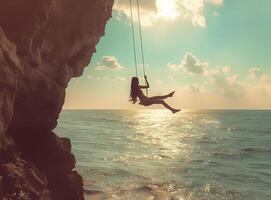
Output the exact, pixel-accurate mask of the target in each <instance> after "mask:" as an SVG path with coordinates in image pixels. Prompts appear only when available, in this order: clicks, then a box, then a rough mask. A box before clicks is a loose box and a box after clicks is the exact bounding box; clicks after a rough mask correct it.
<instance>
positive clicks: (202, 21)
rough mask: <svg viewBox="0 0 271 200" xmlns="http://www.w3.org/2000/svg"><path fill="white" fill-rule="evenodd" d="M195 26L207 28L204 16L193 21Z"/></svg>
mask: <svg viewBox="0 0 271 200" xmlns="http://www.w3.org/2000/svg"><path fill="white" fill-rule="evenodd" d="M192 22H193V25H195V26H197V25H198V26H201V27H205V26H206V19H205V17H204V16H202V15H195V16H194V17H193V19H192Z"/></svg>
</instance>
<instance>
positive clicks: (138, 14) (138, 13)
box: [136, 0, 149, 96]
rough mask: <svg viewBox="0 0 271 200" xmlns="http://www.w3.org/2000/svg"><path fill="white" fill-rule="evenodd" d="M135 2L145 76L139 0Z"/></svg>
mask: <svg viewBox="0 0 271 200" xmlns="http://www.w3.org/2000/svg"><path fill="white" fill-rule="evenodd" d="M136 3H137V17H138V27H139V35H140V47H141V58H142V67H143V73H144V76H146V70H145V59H144V50H143V39H142V30H141V20H140V10H139V7H140V6H139V1H138V0H136ZM145 83H146V84H147V81H146V80H145ZM146 94H147V96H149V94H148V89H146Z"/></svg>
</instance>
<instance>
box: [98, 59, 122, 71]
mask: <svg viewBox="0 0 271 200" xmlns="http://www.w3.org/2000/svg"><path fill="white" fill-rule="evenodd" d="M95 69H96V70H112V71H118V70H121V69H123V66H121V65H120V64H119V63H118V60H117V59H116V58H115V57H113V56H103V57H102V60H101V61H100V62H98V63H97V64H96V67H95Z"/></svg>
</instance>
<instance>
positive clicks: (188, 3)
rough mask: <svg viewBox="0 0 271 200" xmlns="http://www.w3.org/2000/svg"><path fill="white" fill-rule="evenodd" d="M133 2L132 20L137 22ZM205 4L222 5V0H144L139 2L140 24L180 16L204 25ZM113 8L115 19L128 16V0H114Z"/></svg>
mask: <svg viewBox="0 0 271 200" xmlns="http://www.w3.org/2000/svg"><path fill="white" fill-rule="evenodd" d="M132 2H133V10H134V20H135V21H136V22H137V21H138V19H137V15H136V11H137V8H136V1H135V0H132ZM207 4H213V5H214V6H222V5H223V0H146V1H142V2H140V15H141V22H142V25H143V26H145V27H147V26H152V25H154V24H156V23H157V22H158V21H159V20H160V19H165V20H171V21H172V20H175V19H176V18H177V17H179V16H181V17H183V19H190V20H191V22H192V24H193V25H195V26H200V27H205V26H206V24H207V22H206V18H205V16H204V14H203V13H204V8H205V6H206V5H207ZM114 10H115V11H117V14H118V16H117V19H119V20H122V19H123V18H127V17H128V18H130V15H131V14H130V0H116V1H115V4H114Z"/></svg>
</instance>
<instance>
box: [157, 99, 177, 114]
mask: <svg viewBox="0 0 271 200" xmlns="http://www.w3.org/2000/svg"><path fill="white" fill-rule="evenodd" d="M153 103H154V104H162V105H163V106H164V107H165V108H167V109H169V110H170V111H171V112H172V113H176V112H179V111H180V109H175V108H172V107H171V106H170V105H168V104H167V103H166V102H165V101H164V100H161V99H157V100H155V101H154V102H153Z"/></svg>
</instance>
